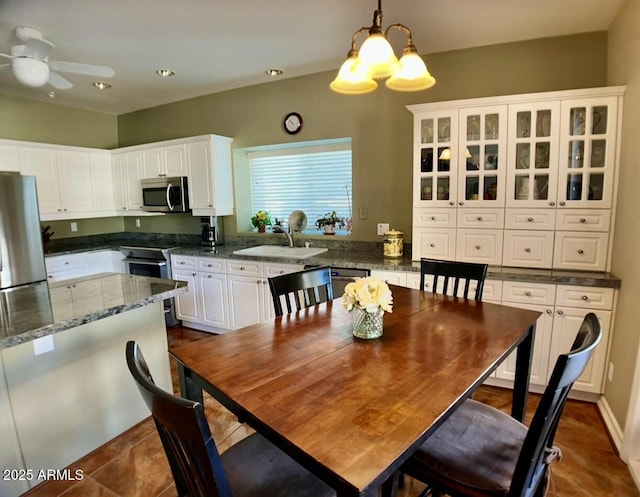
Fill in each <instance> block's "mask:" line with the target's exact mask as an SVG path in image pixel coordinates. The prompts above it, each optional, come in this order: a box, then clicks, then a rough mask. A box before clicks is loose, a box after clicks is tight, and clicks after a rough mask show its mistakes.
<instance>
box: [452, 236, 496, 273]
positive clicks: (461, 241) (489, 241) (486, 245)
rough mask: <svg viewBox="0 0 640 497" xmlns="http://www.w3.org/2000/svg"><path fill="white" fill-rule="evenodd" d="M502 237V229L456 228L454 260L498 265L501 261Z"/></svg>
mask: <svg viewBox="0 0 640 497" xmlns="http://www.w3.org/2000/svg"><path fill="white" fill-rule="evenodd" d="M502 239H503V231H502V230H479V229H476V230H469V229H466V230H458V233H457V239H456V260H459V261H466V262H482V263H485V264H492V265H495V266H499V265H501V263H502Z"/></svg>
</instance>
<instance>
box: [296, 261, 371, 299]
mask: <svg viewBox="0 0 640 497" xmlns="http://www.w3.org/2000/svg"><path fill="white" fill-rule="evenodd" d="M312 267H318V266H317V265H311V264H309V265H307V266H305V267H304V268H305V269H307V268H312ZM329 269H330V270H331V286H332V287H333V298H334V299H337V298H340V297H342V294H343V293H344V287H345V286H347V284H348V283H351V282H352V281H353V280H354V279H356V278H365V277H367V276H370V275H371V271H370V270H369V269H355V268H346V267H329Z"/></svg>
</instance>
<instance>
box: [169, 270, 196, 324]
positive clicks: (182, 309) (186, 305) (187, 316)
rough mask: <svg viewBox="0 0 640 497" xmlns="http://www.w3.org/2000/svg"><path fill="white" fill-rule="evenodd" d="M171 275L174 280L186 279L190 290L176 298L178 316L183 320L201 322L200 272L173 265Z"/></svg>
mask: <svg viewBox="0 0 640 497" xmlns="http://www.w3.org/2000/svg"><path fill="white" fill-rule="evenodd" d="M171 275H172V278H173V279H174V280H177V281H186V282H187V286H188V291H187V292H185V293H182V294H180V295H178V297H176V299H175V303H176V316H177V317H178V319H182V320H183V321H192V322H195V323H197V322H199V321H201V318H202V311H201V310H200V306H199V303H200V298H199V294H200V291H199V290H200V289H199V284H198V283H199V281H198V273H197V272H196V271H195V270H189V269H179V268H175V267H172V269H171Z"/></svg>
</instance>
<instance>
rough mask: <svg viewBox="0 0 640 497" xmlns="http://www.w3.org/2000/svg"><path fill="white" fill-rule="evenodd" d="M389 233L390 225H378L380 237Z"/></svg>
mask: <svg viewBox="0 0 640 497" xmlns="http://www.w3.org/2000/svg"><path fill="white" fill-rule="evenodd" d="M387 231H389V223H378V235H384V234H385V233H386V232H387Z"/></svg>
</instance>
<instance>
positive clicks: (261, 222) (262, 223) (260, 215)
mask: <svg viewBox="0 0 640 497" xmlns="http://www.w3.org/2000/svg"><path fill="white" fill-rule="evenodd" d="M251 224H252V225H253V227H254V228H258V229H259V230H260V229H264V228H265V227H266V226H271V217H270V216H269V213H268V212H267V211H258V212H256V213H255V214H254V215H253V216H251Z"/></svg>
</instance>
